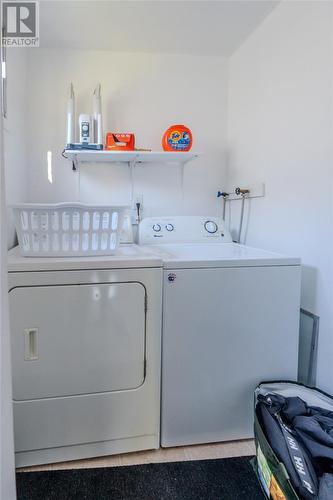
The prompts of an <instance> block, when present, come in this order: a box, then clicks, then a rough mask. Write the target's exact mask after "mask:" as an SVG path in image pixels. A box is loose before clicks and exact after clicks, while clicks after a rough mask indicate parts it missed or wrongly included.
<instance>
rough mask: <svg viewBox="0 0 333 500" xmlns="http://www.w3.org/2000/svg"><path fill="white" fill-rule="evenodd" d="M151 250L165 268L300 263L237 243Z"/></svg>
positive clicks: (153, 248)
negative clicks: (161, 260) (159, 258)
mask: <svg viewBox="0 0 333 500" xmlns="http://www.w3.org/2000/svg"><path fill="white" fill-rule="evenodd" d="M151 251H152V252H154V253H155V254H156V255H159V256H160V257H161V258H162V259H163V261H164V268H165V269H176V268H200V267H245V266H257V267H258V266H295V265H300V264H301V260H300V259H299V258H297V257H286V256H285V255H281V254H278V253H273V252H268V251H266V250H260V249H258V248H252V247H248V246H245V245H238V244H237V243H223V244H221V243H216V244H212V243H210V244H202V243H191V244H165V245H154V246H153V247H151Z"/></svg>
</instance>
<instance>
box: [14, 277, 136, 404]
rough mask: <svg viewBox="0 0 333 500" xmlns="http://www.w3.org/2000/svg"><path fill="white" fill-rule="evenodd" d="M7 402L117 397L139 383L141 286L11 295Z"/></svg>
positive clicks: (102, 286) (19, 290)
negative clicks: (113, 394)
mask: <svg viewBox="0 0 333 500" xmlns="http://www.w3.org/2000/svg"><path fill="white" fill-rule="evenodd" d="M9 297H10V316H11V335H12V363H13V393H14V394H13V396H14V399H15V400H18V401H22V400H27V399H36V398H50V397H57V396H69V395H78V394H89V393H97V392H106V391H121V390H125V389H134V388H137V387H139V386H140V385H141V384H142V383H143V381H144V377H145V288H144V286H143V285H142V284H141V283H112V284H108V283H106V284H93V285H91V284H89V285H88V284H87V285H85V284H83V285H62V286H41V287H39V286H38V287H19V288H14V289H13V290H11V292H10V294H9Z"/></svg>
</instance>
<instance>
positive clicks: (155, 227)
mask: <svg viewBox="0 0 333 500" xmlns="http://www.w3.org/2000/svg"><path fill="white" fill-rule="evenodd" d="M161 229H162V228H161V226H160V225H159V224H154V225H153V231H155V233H159V232H160V231H161Z"/></svg>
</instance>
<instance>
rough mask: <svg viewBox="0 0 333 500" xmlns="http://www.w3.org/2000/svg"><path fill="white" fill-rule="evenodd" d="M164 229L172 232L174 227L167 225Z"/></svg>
mask: <svg viewBox="0 0 333 500" xmlns="http://www.w3.org/2000/svg"><path fill="white" fill-rule="evenodd" d="M165 229H166V230H167V231H173V230H174V229H175V228H174V226H173V225H172V224H167V225H166V226H165Z"/></svg>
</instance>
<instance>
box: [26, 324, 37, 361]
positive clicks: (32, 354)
mask: <svg viewBox="0 0 333 500" xmlns="http://www.w3.org/2000/svg"><path fill="white" fill-rule="evenodd" d="M38 358H39V356H38V328H26V329H25V330H24V359H25V361H34V360H36V359H38Z"/></svg>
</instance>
